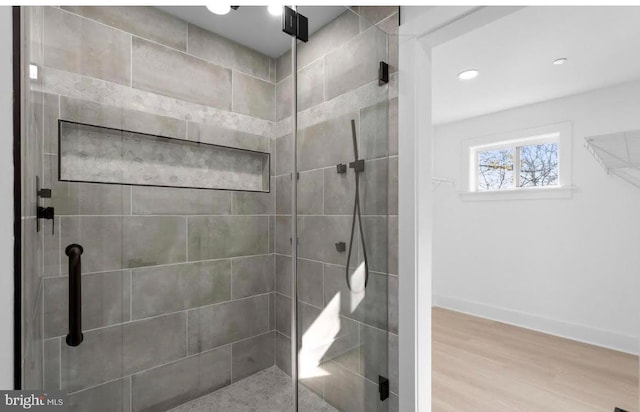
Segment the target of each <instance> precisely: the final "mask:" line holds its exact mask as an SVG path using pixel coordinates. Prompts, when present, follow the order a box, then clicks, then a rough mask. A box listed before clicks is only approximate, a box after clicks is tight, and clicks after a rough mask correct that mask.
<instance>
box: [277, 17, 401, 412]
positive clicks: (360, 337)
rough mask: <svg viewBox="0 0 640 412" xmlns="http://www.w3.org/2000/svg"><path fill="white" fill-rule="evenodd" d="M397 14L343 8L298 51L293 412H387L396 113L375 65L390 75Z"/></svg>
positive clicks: (389, 91) (393, 271)
mask: <svg viewBox="0 0 640 412" xmlns="http://www.w3.org/2000/svg"><path fill="white" fill-rule="evenodd" d="M331 9H333V8H330V7H326V8H325V7H300V9H299V11H300V13H302V14H303V15H304V14H313V13H314V12H315V13H316V14H322V13H324V14H328V13H329V12H330V11H332V10H331ZM396 13H397V7H395V8H394V7H354V8H352V9H346V8H342V9H340V10H336V15H335V17H334V18H333V19H332V20H330V21H328V22H326V24H324V25H322V26H321V27H319V28H318V29H317V31H315V32H313V33H311V35H310V37H309V41H308V42H307V43H301V42H298V52H297V63H298V65H297V69H298V84H297V86H298V94H297V95H298V113H297V116H298V117H297V121H298V136H297V153H296V155H297V166H298V168H297V172H299V178H298V180H297V185H298V189H297V195H298V196H297V204H298V218H297V222H298V233H297V237H298V248H297V254H298V261H297V281H298V296H297V314H298V329H299V330H298V362H299V368H298V369H299V376H298V378H299V383H300V384H299V389H298V394H299V402H298V406H299V407H300V410H312V411H320V410H322V411H325V410H340V411H365V410H366V411H386V410H388V408H389V407H390V406H389V405H390V403H391V402H394V399H393V398H390V399H386V400H384V401H381V400H380V393H379V386H378V382H379V380H380V376H382V377H383V378H384V379H387V378H389V379H391V380H392V382H393V383H392V387H394V389H396V391H397V381H396V379H395V378H394V377H391V376H390V372H389V359H390V356H389V355H390V345H389V339H390V336H392V338H391V339H394V340H396V341H397V335H396V334H397V329H391V327H390V323H389V306H390V303H389V301H388V300H389V296H390V291H391V290H394V289H393V285H395V284H396V283H395V281H396V278H395V276H394V275H395V274H397V270H396V269H395V262H394V269H390V267H391V262H390V259H393V257H392V254H391V253H389V251H390V247H389V242H390V241H391V239H392V238H391V235H390V231H393V232H395V225H396V224H397V223H396V222H397V218H396V217H395V215H397V205H396V204H395V202H396V200H395V195H394V193H395V188H396V187H397V186H396V185H397V181H396V176H397V172H396V170H397V151H396V149H395V148H394V145H393V144H392V143H391V141H390V132H389V131H390V129H391V128H393V127H394V126H392V125H394V124H395V122H394V121H393V119H390V116H391V115H392V113H395V111H393V108H395V104H396V103H397V101H396V100H395V99H394V100H391V97H395V95H394V94H393V93H395V90H393V89H392V87H390V84H386V83H382V84H380V83H379V81H378V71H379V67H380V62H381V61H383V62H385V63H391V62H390V60H389V59H390V56H389V50H390V49H392V48H394V47H395V46H394V41H397V38H395V36H392V35H389V34H387V33H386V32H385V31H384V30H382V29H383V28H389V27H391V28H392V29H393V25H394V23H395V24H396V26H395V27H396V28H397V14H396ZM394 16H395V17H394ZM394 19H395V20H394ZM311 23H313V19H312V20H310V25H311ZM391 31H392V30H391ZM392 32H393V31H392ZM396 67H397V64H395V63H394V64H392V67H391V68H390V70H389V71H390V73H391V79H392V80H391V84H393V79H394V78H395V74H394V73H395V70H396ZM356 160H357V162H356ZM283 180H284V181H285V182H287V181H288V177H284V178H283ZM354 203H355V204H354ZM354 208H355V210H356V214H355V216H354ZM390 215H391V216H393V217H390ZM393 241H394V242H395V240H393ZM393 298H394V300H395V296H393ZM395 324H396V325H397V323H395ZM395 401H396V402H397V399H395Z"/></svg>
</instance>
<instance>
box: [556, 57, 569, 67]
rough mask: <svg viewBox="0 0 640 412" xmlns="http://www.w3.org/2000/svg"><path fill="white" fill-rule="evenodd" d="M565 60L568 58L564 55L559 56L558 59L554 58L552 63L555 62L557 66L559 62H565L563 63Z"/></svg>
mask: <svg viewBox="0 0 640 412" xmlns="http://www.w3.org/2000/svg"><path fill="white" fill-rule="evenodd" d="M567 60H568V59H567V58H566V57H561V58H559V59H555V60H554V61H553V64H555V65H556V66H559V65H561V64H565V63H566V62H567Z"/></svg>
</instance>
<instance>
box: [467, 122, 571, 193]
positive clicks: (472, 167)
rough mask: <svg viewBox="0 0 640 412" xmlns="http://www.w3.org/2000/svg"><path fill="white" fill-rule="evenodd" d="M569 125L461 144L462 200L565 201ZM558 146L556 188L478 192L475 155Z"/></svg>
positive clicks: (568, 188)
mask: <svg viewBox="0 0 640 412" xmlns="http://www.w3.org/2000/svg"><path fill="white" fill-rule="evenodd" d="M572 140H573V138H572V124H571V122H562V123H555V124H551V125H547V126H540V127H534V128H530V129H524V130H516V131H511V132H506V133H500V134H493V135H488V136H481V137H476V138H473V139H468V140H465V141H463V142H462V159H463V161H462V167H463V170H462V179H463V182H462V190H463V191H462V193H461V197H462V199H463V200H526V199H567V198H570V197H571V196H572V190H573V186H572V185H571V156H572V155H571V154H572ZM549 142H557V143H558V185H557V186H546V187H516V188H513V189H503V190H487V191H478V190H477V159H478V157H477V153H478V152H479V151H484V150H495V149H502V148H506V147H514V146H516V145H517V146H522V145H532V144H540V143H549Z"/></svg>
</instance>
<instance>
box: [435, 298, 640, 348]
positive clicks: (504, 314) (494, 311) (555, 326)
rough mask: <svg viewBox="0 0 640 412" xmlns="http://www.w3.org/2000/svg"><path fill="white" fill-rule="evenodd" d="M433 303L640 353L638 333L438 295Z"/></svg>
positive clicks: (545, 331)
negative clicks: (634, 334) (606, 328)
mask: <svg viewBox="0 0 640 412" xmlns="http://www.w3.org/2000/svg"><path fill="white" fill-rule="evenodd" d="M433 306H437V307H441V308H444V309H450V310H454V311H456V312H463V313H467V314H469V315H473V316H478V317H481V318H486V319H490V320H495V321H497V322H502V323H507V324H509V325H514V326H519V327H523V328H527V329H532V330H535V331H538V332H543V333H547V334H549V335H555V336H559V337H562V338H567V339H572V340H575V341H578V342H583V343H588V344H591V345H596V346H601V347H604V348H608V349H613V350H617V351H620V352H626V353H630V354H633V355H637V354H638V347H639V342H638V337H636V336H629V335H623V334H620V333H617V332H612V331H609V330H603V329H597V328H593V327H591V326H586V325H581V324H577V323H568V322H563V321H559V320H555V319H549V318H544V317H541V316H537V315H532V314H530V313H525V312H519V311H516V310H511V309H506V308H501V307H497V306H491V305H485V304H484V303H479V302H473V301H468V300H464V299H458V298H453V297H449V296H441V295H434V296H433Z"/></svg>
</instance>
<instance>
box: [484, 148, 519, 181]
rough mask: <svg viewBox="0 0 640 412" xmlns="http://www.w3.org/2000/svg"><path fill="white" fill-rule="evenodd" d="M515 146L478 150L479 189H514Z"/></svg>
mask: <svg viewBox="0 0 640 412" xmlns="http://www.w3.org/2000/svg"><path fill="white" fill-rule="evenodd" d="M514 159H515V148H513V147H510V148H507V149H499V150H487V151H485V152H478V190H481V191H482V190H500V189H513V187H514V181H513V180H514V179H513V169H514V167H513V164H514Z"/></svg>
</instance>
